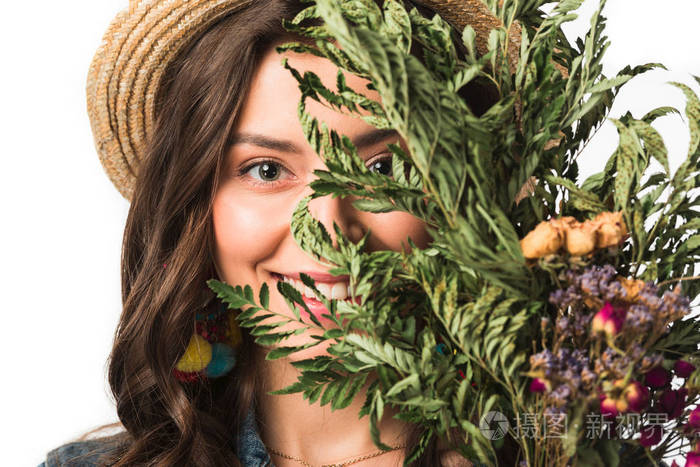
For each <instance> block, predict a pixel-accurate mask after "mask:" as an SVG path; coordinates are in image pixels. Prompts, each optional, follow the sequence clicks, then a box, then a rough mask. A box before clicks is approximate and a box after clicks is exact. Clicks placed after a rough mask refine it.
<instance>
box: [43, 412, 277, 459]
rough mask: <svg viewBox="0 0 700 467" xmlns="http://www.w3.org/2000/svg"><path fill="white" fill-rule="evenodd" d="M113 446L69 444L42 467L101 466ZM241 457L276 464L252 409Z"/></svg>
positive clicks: (241, 437) (245, 425) (243, 428)
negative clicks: (260, 432) (101, 457)
mask: <svg viewBox="0 0 700 467" xmlns="http://www.w3.org/2000/svg"><path fill="white" fill-rule="evenodd" d="M109 449H110V445H109V444H108V443H105V442H104V441H101V440H99V439H93V440H88V441H78V442H74V443H68V444H65V445H63V446H61V447H59V448H56V449H54V450H53V451H51V452H49V454H48V456H47V457H46V461H44V462H42V463H41V464H39V467H63V466H65V467H92V466H98V465H99V463H98V461H99V457H100V456H101V455H102V454H106V453H108V452H109ZM238 458H239V459H240V460H241V464H243V465H244V466H246V467H268V466H273V464H272V461H271V460H270V455H269V454H268V453H267V450H266V449H265V445H264V444H263V442H262V440H261V439H260V436H259V435H258V430H257V425H256V423H255V416H254V415H253V411H252V410H251V411H250V412H249V413H248V416H247V417H246V419H245V420H244V421H243V425H242V426H241V432H240V435H239V437H238Z"/></svg>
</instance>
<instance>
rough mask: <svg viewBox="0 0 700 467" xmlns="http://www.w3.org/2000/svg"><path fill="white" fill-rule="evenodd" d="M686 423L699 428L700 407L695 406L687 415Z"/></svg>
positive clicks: (696, 428)
mask: <svg viewBox="0 0 700 467" xmlns="http://www.w3.org/2000/svg"><path fill="white" fill-rule="evenodd" d="M688 425H690V426H691V427H692V428H694V429H695V430H698V429H700V407H696V408H694V409H693V411H692V412H690V415H688Z"/></svg>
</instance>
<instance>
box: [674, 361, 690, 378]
mask: <svg viewBox="0 0 700 467" xmlns="http://www.w3.org/2000/svg"><path fill="white" fill-rule="evenodd" d="M693 371H695V365H693V364H692V363H689V362H686V361H685V360H678V361H677V362H676V364H675V365H673V372H674V373H676V376H678V377H679V378H687V377H688V376H690V375H691V374H692V373H693Z"/></svg>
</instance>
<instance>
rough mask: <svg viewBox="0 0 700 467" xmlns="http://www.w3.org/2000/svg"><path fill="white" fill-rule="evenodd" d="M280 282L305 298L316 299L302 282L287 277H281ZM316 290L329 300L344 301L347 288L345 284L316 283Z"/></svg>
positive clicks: (312, 292)
mask: <svg viewBox="0 0 700 467" xmlns="http://www.w3.org/2000/svg"><path fill="white" fill-rule="evenodd" d="M282 280H283V281H284V282H286V283H288V284H289V285H291V286H292V287H294V288H295V289H297V290H298V291H299V292H301V293H302V294H303V295H305V296H306V297H309V298H316V294H314V291H313V290H312V289H311V287H307V286H306V285H304V283H303V282H302V281H300V280H296V279H292V278H291V277H288V276H282ZM316 288H317V289H318V291H319V292H321V294H323V295H324V296H325V297H326V298H329V299H338V300H344V299H346V298H348V287H347V284H346V283H345V282H335V283H333V284H329V283H321V282H316Z"/></svg>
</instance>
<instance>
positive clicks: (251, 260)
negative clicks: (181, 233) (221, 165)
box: [212, 191, 279, 284]
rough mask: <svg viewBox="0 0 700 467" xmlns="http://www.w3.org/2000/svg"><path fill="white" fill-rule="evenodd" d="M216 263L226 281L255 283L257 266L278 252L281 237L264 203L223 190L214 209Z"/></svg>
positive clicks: (216, 199)
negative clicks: (277, 246) (249, 200)
mask: <svg viewBox="0 0 700 467" xmlns="http://www.w3.org/2000/svg"><path fill="white" fill-rule="evenodd" d="M212 220H213V227H214V244H215V255H216V258H215V259H216V263H217V265H218V267H219V270H220V272H221V274H222V275H223V276H224V277H223V278H222V279H224V280H225V281H226V282H228V283H230V284H241V283H242V282H244V281H249V282H250V281H251V279H252V278H253V275H254V274H255V266H256V264H257V263H259V262H260V261H261V260H262V259H264V258H265V257H267V256H269V255H270V252H272V251H274V250H275V248H276V245H277V243H278V242H279V238H278V236H277V235H276V232H277V231H278V230H279V229H277V228H275V225H274V224H275V219H274V218H273V216H269V215H265V213H264V212H262V211H261V203H259V202H257V203H254V202H246V199H245V197H240V196H235V195H234V194H231V193H228V192H226V191H222V192H220V193H218V194H217V195H216V197H215V198H214V204H213V208H212Z"/></svg>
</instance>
